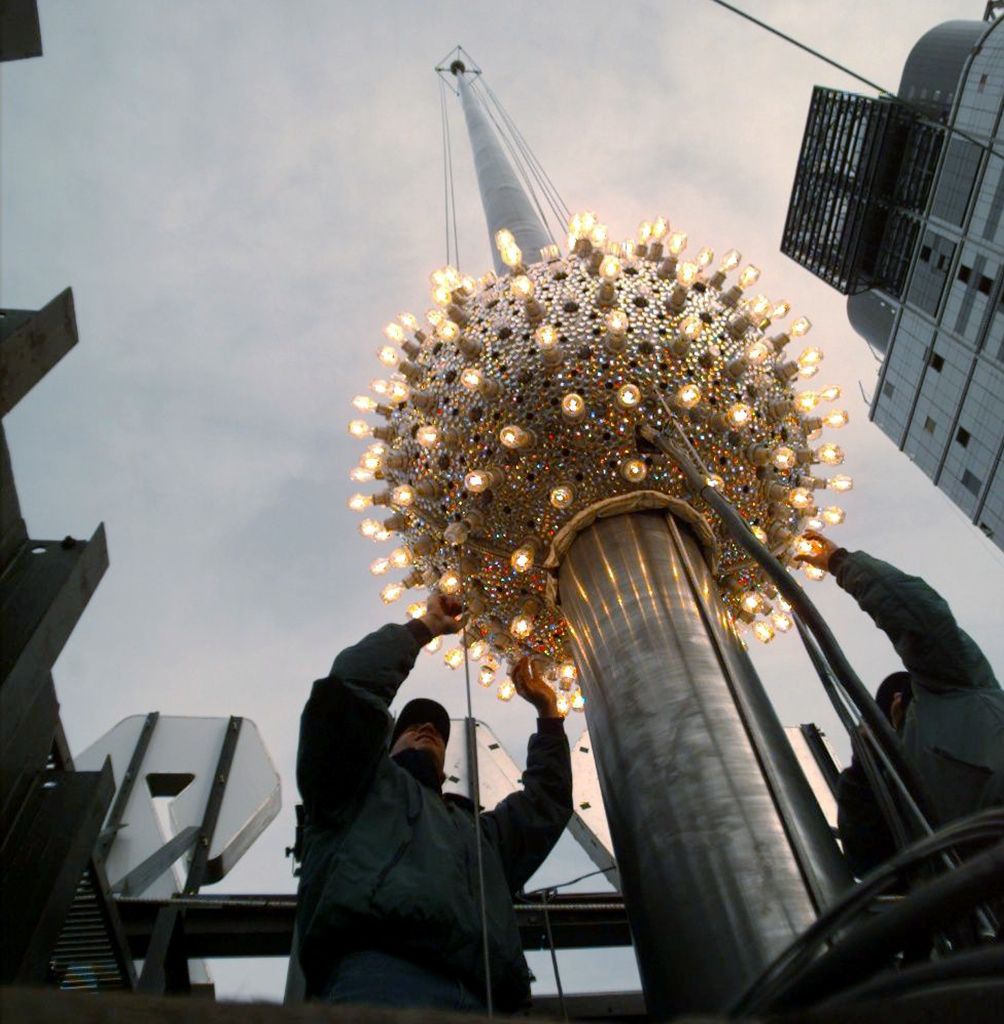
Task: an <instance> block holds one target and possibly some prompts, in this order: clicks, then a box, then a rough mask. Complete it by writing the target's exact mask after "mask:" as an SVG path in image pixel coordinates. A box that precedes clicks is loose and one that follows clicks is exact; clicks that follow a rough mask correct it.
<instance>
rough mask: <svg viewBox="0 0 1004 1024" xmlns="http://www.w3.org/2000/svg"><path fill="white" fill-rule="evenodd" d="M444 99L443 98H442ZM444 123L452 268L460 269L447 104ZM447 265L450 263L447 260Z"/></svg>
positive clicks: (451, 142) (444, 106)
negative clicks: (448, 182)
mask: <svg viewBox="0 0 1004 1024" xmlns="http://www.w3.org/2000/svg"><path fill="white" fill-rule="evenodd" d="M440 81H442V79H440ZM444 98H445V97H444ZM443 116H444V119H445V120H444V123H445V125H446V155H447V161H448V164H449V168H450V208H451V211H452V214H451V215H452V220H453V259H454V266H456V268H457V270H459V269H460V242H459V240H458V238H457V195H456V192H455V191H454V187H453V140H452V139H451V138H450V111H449V109H448V107H447V104H445V103H444V104H443ZM446 262H447V263H449V262H450V261H449V260H447V261H446Z"/></svg>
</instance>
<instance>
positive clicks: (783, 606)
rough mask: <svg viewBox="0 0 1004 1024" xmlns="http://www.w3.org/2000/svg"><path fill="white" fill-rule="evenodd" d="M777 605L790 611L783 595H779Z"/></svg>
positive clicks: (789, 606)
mask: <svg viewBox="0 0 1004 1024" xmlns="http://www.w3.org/2000/svg"><path fill="white" fill-rule="evenodd" d="M777 606H778V607H779V608H781V609H782V610H783V611H786V612H790V611H791V605H790V604H788V602H787V601H785V599H784V598H783V597H779V598H778V599H777Z"/></svg>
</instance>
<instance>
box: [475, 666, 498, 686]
mask: <svg viewBox="0 0 1004 1024" xmlns="http://www.w3.org/2000/svg"><path fill="white" fill-rule="evenodd" d="M478 682H479V683H480V684H481V685H482V686H485V687H488V686H491V685H492V683H494V682H495V669H493V668H492V667H491V666H490V665H482V666H481V668H480V669H478Z"/></svg>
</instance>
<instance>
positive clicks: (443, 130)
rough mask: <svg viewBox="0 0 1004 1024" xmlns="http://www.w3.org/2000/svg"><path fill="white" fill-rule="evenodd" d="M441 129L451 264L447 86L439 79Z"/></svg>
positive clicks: (444, 206) (447, 236)
mask: <svg viewBox="0 0 1004 1024" xmlns="http://www.w3.org/2000/svg"><path fill="white" fill-rule="evenodd" d="M439 128H440V132H441V133H442V136H443V222H444V226H445V229H446V262H447V264H449V262H450V195H449V190H448V181H447V178H448V175H447V170H446V167H447V156H446V154H447V142H446V86H445V84H444V83H443V80H442V78H440V79H439Z"/></svg>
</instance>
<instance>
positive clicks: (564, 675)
mask: <svg viewBox="0 0 1004 1024" xmlns="http://www.w3.org/2000/svg"><path fill="white" fill-rule="evenodd" d="M578 678H579V670H578V669H577V668H576V667H575V665H574V663H573V662H571V661H563V662H562V663H561V664H560V665H559V666H558V681H559V683H561V684H562V685H563V686H566V687H568V686H571V685H572V684H573V683H574V682H575V681H576V680H577V679H578Z"/></svg>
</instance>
